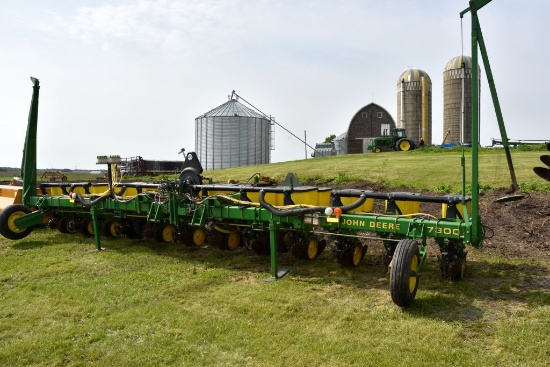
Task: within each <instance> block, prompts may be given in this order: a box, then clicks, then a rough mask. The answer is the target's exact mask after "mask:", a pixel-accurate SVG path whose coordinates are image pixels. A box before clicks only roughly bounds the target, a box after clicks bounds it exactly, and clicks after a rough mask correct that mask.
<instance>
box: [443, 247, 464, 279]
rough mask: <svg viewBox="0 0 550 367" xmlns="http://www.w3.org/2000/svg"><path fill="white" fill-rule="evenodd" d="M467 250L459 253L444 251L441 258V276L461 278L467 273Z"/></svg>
mask: <svg viewBox="0 0 550 367" xmlns="http://www.w3.org/2000/svg"><path fill="white" fill-rule="evenodd" d="M466 255H467V252H466V251H462V252H461V253H458V254H452V253H443V254H441V257H440V258H439V269H440V270H441V276H442V277H443V278H445V279H449V280H461V279H463V278H464V275H465V273H466V267H467V263H466Z"/></svg>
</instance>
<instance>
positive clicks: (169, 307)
mask: <svg viewBox="0 0 550 367" xmlns="http://www.w3.org/2000/svg"><path fill="white" fill-rule="evenodd" d="M103 245H104V246H105V247H107V248H108V250H107V251H103V252H96V251H93V248H94V246H93V243H92V240H91V239H87V238H82V237H79V236H70V235H63V234H61V233H57V232H53V231H52V232H48V231H47V230H41V231H38V232H37V233H33V234H32V235H31V236H30V237H27V238H26V239H24V240H21V241H18V242H8V241H7V240H5V239H0V286H1V288H2V289H1V292H2V293H1V298H0V320H1V323H0V364H1V365H3V366H80V365H100V366H123V365H124V366H161V365H177V366H396V365H397V366H425V365H434V366H474V365H476V366H480V365H482V366H545V365H547V363H548V361H549V360H550V354H549V351H548V345H549V343H550V333H549V332H548V330H549V328H550V293H549V292H548V272H549V271H550V266H549V264H548V262H547V261H543V260H537V259H510V258H502V257H499V256H496V255H494V254H491V253H487V252H483V251H477V250H474V251H470V254H469V258H470V262H469V266H470V268H469V272H468V275H467V276H466V278H465V279H464V280H463V281H460V282H455V283H453V282H450V281H445V280H443V279H442V278H441V277H440V273H439V269H438V267H437V263H436V261H435V259H434V258H433V256H432V257H431V258H430V259H429V262H428V265H427V268H426V270H425V272H424V273H423V277H422V278H421V285H420V290H419V292H418V295H417V297H416V301H415V304H414V306H413V307H412V308H409V309H404V310H403V309H400V308H398V307H396V306H395V305H394V304H393V303H392V301H391V298H390V296H389V292H388V282H387V280H386V276H385V267H384V265H383V262H382V260H381V256H382V251H381V248H380V247H381V245H380V244H377V243H373V244H372V245H371V249H370V250H369V251H370V253H369V255H368V257H367V259H366V262H365V263H363V264H362V265H361V266H359V267H357V268H354V269H345V268H341V267H340V266H339V265H337V263H336V262H335V261H333V260H332V259H331V256H330V252H328V251H327V252H326V253H323V254H322V256H321V258H320V259H319V260H317V261H315V262H312V263H309V262H302V261H296V260H294V259H293V258H292V257H290V256H286V255H283V256H281V257H280V265H281V266H289V267H292V269H293V270H294V271H293V273H291V274H290V275H288V276H287V277H285V278H283V279H282V280H279V281H277V282H265V281H264V279H265V278H267V277H268V276H269V258H268V257H260V256H257V255H254V254H253V253H252V252H248V251H246V250H244V249H242V250H238V251H236V252H223V251H220V250H217V249H209V248H207V249H200V250H193V249H189V248H186V247H184V246H183V245H176V244H174V245H169V246H166V245H158V244H154V243H145V242H139V241H131V240H125V239H120V240H118V241H117V240H111V241H109V240H104V241H103ZM432 253H435V252H434V251H432Z"/></svg>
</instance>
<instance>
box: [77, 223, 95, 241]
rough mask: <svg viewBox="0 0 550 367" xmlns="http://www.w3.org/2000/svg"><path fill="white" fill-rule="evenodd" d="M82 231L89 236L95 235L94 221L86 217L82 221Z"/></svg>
mask: <svg viewBox="0 0 550 367" xmlns="http://www.w3.org/2000/svg"><path fill="white" fill-rule="evenodd" d="M80 233H81V234H83V235H84V236H87V237H90V236H93V235H94V221H93V220H91V219H84V220H83V221H82V222H80Z"/></svg>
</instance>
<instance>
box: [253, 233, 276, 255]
mask: <svg viewBox="0 0 550 367" xmlns="http://www.w3.org/2000/svg"><path fill="white" fill-rule="evenodd" d="M248 246H250V248H251V249H252V251H254V253H255V254H256V255H269V254H271V248H270V247H269V234H259V235H253V236H252V238H250V240H249V241H248Z"/></svg>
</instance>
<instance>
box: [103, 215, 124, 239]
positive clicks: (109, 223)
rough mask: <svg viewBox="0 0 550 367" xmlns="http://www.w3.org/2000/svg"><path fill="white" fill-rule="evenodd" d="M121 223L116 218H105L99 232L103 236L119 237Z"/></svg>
mask: <svg viewBox="0 0 550 367" xmlns="http://www.w3.org/2000/svg"><path fill="white" fill-rule="evenodd" d="M121 228H122V224H121V223H120V221H119V220H118V219H114V218H112V219H107V220H106V221H105V222H103V223H102V224H101V234H102V235H104V236H105V237H119V236H120V234H121Z"/></svg>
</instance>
